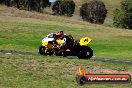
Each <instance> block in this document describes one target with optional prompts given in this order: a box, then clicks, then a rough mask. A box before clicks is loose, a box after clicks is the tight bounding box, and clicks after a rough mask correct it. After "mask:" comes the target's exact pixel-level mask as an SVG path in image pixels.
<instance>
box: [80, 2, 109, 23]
mask: <svg viewBox="0 0 132 88" xmlns="http://www.w3.org/2000/svg"><path fill="white" fill-rule="evenodd" d="M106 14H107V9H106V8H105V5H104V3H103V2H101V1H98V0H93V1H90V2H88V3H84V4H83V5H82V6H81V8H80V15H81V17H82V19H84V20H86V21H88V22H90V23H95V24H103V23H104V20H105V18H106Z"/></svg>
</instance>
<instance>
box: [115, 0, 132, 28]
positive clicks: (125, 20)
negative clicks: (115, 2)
mask: <svg viewBox="0 0 132 88" xmlns="http://www.w3.org/2000/svg"><path fill="white" fill-rule="evenodd" d="M113 14H114V15H113V20H114V22H113V25H114V26H115V27H121V28H128V29H132V0H123V1H122V2H121V8H120V9H117V8H116V9H115V10H114V12H113Z"/></svg>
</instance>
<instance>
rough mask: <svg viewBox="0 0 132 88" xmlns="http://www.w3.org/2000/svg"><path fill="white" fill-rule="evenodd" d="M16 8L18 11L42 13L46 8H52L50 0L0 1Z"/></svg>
mask: <svg viewBox="0 0 132 88" xmlns="http://www.w3.org/2000/svg"><path fill="white" fill-rule="evenodd" d="M2 3H5V5H7V6H14V7H17V8H18V9H23V10H29V11H37V12H41V11H42V10H43V9H44V8H45V7H47V6H50V5H51V3H50V2H49V0H5V1H2V0H0V4H2Z"/></svg>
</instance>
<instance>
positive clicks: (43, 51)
mask: <svg viewBox="0 0 132 88" xmlns="http://www.w3.org/2000/svg"><path fill="white" fill-rule="evenodd" d="M39 54H41V55H46V53H45V47H44V46H40V47H39Z"/></svg>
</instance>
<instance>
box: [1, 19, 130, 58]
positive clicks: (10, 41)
mask: <svg viewBox="0 0 132 88" xmlns="http://www.w3.org/2000/svg"><path fill="white" fill-rule="evenodd" d="M81 26H82V24H81ZM93 26H95V25H90V24H89V25H88V26H86V27H85V28H83V27H82V28H77V27H76V26H74V25H73V27H69V24H68V25H65V26H64V25H63V26H60V25H53V24H51V25H50V24H47V23H42V22H41V23H37V22H30V21H29V22H28V21H24V20H23V21H18V20H6V19H2V20H0V48H1V49H7V50H8V49H12V50H19V51H30V52H36V53H37V52H38V47H39V45H40V44H41V40H42V39H43V38H44V37H45V36H46V34H48V33H51V32H55V31H57V30H60V29H62V30H64V32H65V33H67V34H71V35H73V37H74V38H75V39H80V38H82V37H85V36H89V37H91V38H92V39H93V42H92V43H91V44H90V46H91V47H92V49H93V50H94V56H95V57H96V58H112V59H122V60H132V59H131V57H132V54H131V52H132V45H131V44H132V41H131V38H132V36H131V34H132V31H129V30H121V29H119V30H116V29H114V28H113V29H112V28H109V27H103V26H97V27H96V26H95V27H93Z"/></svg>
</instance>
